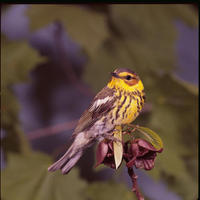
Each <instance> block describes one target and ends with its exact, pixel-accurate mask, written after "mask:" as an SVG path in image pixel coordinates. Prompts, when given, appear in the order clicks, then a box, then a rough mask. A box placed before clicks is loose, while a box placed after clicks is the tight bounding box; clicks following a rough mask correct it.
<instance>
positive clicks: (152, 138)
mask: <svg viewBox="0 0 200 200" xmlns="http://www.w3.org/2000/svg"><path fill="white" fill-rule="evenodd" d="M137 130H138V131H140V132H141V133H142V134H144V136H145V137H146V138H145V139H147V140H148V141H149V142H150V143H151V144H152V145H153V146H154V147H155V148H156V149H157V150H159V149H162V148H163V142H162V139H161V138H160V137H159V135H158V134H157V133H155V132H154V131H152V130H151V129H149V128H146V127H142V126H138V128H137Z"/></svg>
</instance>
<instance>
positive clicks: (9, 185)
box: [1, 153, 87, 200]
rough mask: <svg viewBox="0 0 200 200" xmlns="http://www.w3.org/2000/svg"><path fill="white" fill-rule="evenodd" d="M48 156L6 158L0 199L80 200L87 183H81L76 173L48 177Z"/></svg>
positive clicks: (49, 174) (13, 155) (15, 155)
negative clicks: (0, 197)
mask: <svg viewBox="0 0 200 200" xmlns="http://www.w3.org/2000/svg"><path fill="white" fill-rule="evenodd" d="M51 163H52V161H51V159H50V157H49V156H47V155H45V154H42V153H33V154H31V155H29V156H23V155H19V154H9V155H8V162H7V166H6V168H5V169H4V170H3V171H2V176H1V178H2V198H3V199H4V200H10V199H15V200H27V199H34V200H44V199H48V200H51V199H52V200H55V199H56V200H59V199H60V200H61V199H63V198H64V199H72V200H79V199H84V198H82V193H83V191H84V190H85V188H86V186H87V183H86V182H85V181H83V180H81V179H80V177H79V174H78V170H77V169H76V168H75V169H73V170H72V171H71V172H70V173H69V174H68V175H62V174H61V172H60V171H57V172H53V173H50V172H48V171H47V167H48V166H49V165H50V164H51Z"/></svg>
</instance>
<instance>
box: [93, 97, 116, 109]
mask: <svg viewBox="0 0 200 200" xmlns="http://www.w3.org/2000/svg"><path fill="white" fill-rule="evenodd" d="M111 99H112V97H106V98H104V99H98V100H96V101H95V102H94V103H93V105H92V107H91V108H90V110H94V109H95V108H97V107H99V106H100V105H102V104H105V103H106V102H108V101H110V100H111Z"/></svg>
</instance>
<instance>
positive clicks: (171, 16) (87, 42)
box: [1, 4, 198, 200]
mask: <svg viewBox="0 0 200 200" xmlns="http://www.w3.org/2000/svg"><path fill="white" fill-rule="evenodd" d="M1 11H2V14H1V72H2V73H1V110H2V112H1V113H2V115H1V116H2V118H1V125H2V126H1V144H2V146H1V155H2V156H1V161H2V162H1V170H2V171H1V172H2V176H1V182H2V187H1V189H2V196H1V199H2V200H11V199H15V200H30V199H34V200H46V199H48V200H51V199H52V200H53V199H54V200H55V199H56V200H61V199H71V200H76V199H77V200H79V199H81V200H85V199H90V200H93V199H95V200H98V199H99V200H104V199H110V200H111V199H115V200H118V199H119V200H121V199H127V200H129V199H134V198H135V197H134V195H133V194H132V192H131V191H130V188H131V185H130V184H131V183H130V180H129V177H128V176H127V172H126V171H125V170H124V168H123V166H122V167H121V168H120V169H119V170H118V171H117V172H113V170H111V169H107V168H99V169H94V168H93V166H94V162H95V159H94V148H95V147H94V148H90V149H89V150H87V151H86V153H85V155H84V156H83V157H82V158H81V160H80V162H79V163H78V166H77V167H76V168H74V169H73V170H72V171H71V172H70V173H69V174H68V175H66V176H63V175H61V173H60V172H55V173H49V172H47V167H48V166H49V165H50V164H51V163H52V162H53V160H55V159H57V158H58V157H59V156H61V155H62V154H63V153H64V151H65V150H66V149H67V147H68V145H69V144H70V142H71V140H70V137H71V134H72V132H73V129H74V127H75V125H76V122H77V120H78V119H79V117H80V115H81V113H82V112H83V111H84V109H86V108H87V106H88V105H89V102H90V100H91V99H92V98H93V96H94V95H95V94H96V92H98V91H99V90H100V89H101V88H102V87H104V86H105V84H106V83H107V81H108V80H109V77H110V72H111V71H112V70H114V69H115V68H117V67H126V68H130V69H133V70H134V71H135V72H137V73H138V74H139V75H140V77H141V79H142V80H143V83H144V86H145V92H146V96H147V103H146V107H145V108H144V111H143V112H142V114H141V115H140V116H139V117H138V119H137V120H136V121H135V122H134V123H135V124H139V125H141V126H146V127H149V128H151V129H152V130H154V131H156V132H157V133H158V134H159V135H160V136H161V138H162V139H163V142H164V151H163V153H162V154H160V155H158V157H157V160H156V163H155V168H154V169H153V170H152V171H150V172H144V171H143V170H137V174H138V176H139V178H138V181H139V186H140V189H141V191H142V193H143V194H144V195H145V197H146V199H152V200H160V199H162V200H169V199H170V200H180V199H184V200H192V199H197V195H198V194H197V177H198V171H197V168H198V165H197V156H198V150H197V149H198V146H197V145H198V144H197V143H198V142H197V140H198V125H197V123H198V86H197V83H198V56H197V55H198V47H197V45H198V8H197V6H195V5H187V4H184V5H183V4H160V5H159V4H130V5H129V4H124V5H123V4H120V5H117V4H113V5H112V4H106V5H104V4H98V5H90V4H85V5H42V4H40V5H36V4H35V5H3V6H2V7H1Z"/></svg>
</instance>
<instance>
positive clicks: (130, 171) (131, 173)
mask: <svg viewBox="0 0 200 200" xmlns="http://www.w3.org/2000/svg"><path fill="white" fill-rule="evenodd" d="M128 174H129V176H130V178H131V180H132V183H133V188H132V191H133V192H135V194H136V196H137V199H138V200H144V197H143V196H142V194H141V193H140V191H139V189H138V185H137V176H136V175H135V172H134V170H133V168H132V167H128Z"/></svg>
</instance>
